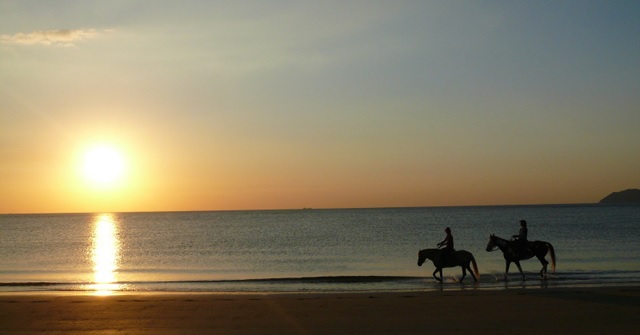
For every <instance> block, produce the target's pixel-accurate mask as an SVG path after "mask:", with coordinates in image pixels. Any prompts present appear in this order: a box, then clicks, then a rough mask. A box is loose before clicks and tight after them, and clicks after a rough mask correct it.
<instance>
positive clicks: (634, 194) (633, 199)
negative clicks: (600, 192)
mask: <svg viewBox="0 0 640 335" xmlns="http://www.w3.org/2000/svg"><path fill="white" fill-rule="evenodd" d="M599 203H600V204H640V190H639V189H637V188H633V189H628V190H624V191H620V192H613V193H611V194H609V195H608V196H606V197H604V198H602V200H600V202H599Z"/></svg>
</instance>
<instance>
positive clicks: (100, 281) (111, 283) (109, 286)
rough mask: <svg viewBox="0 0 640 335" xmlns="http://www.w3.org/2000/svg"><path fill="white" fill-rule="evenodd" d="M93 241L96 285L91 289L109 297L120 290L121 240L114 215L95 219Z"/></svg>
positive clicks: (94, 280)
mask: <svg viewBox="0 0 640 335" xmlns="http://www.w3.org/2000/svg"><path fill="white" fill-rule="evenodd" d="M92 239H93V245H92V252H91V254H92V255H91V256H92V260H93V273H94V275H93V277H94V278H93V282H94V283H93V284H92V285H91V289H92V290H94V291H95V293H96V294H99V295H109V294H111V293H113V291H116V290H118V289H119V288H120V284H118V283H117V278H116V274H117V270H118V261H119V257H120V256H119V254H120V240H119V239H118V226H117V224H116V220H115V218H114V215H112V214H101V215H98V216H97V217H96V218H95V221H94V229H93V235H92Z"/></svg>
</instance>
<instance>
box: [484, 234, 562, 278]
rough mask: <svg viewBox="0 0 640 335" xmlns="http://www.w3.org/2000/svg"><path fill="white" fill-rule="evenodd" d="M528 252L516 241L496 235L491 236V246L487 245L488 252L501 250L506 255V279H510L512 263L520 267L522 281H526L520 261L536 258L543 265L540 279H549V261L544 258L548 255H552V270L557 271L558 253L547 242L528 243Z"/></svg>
mask: <svg viewBox="0 0 640 335" xmlns="http://www.w3.org/2000/svg"><path fill="white" fill-rule="evenodd" d="M526 243H527V245H526V248H525V249H526V250H523V248H521V247H520V248H519V247H518V243H517V242H516V241H508V240H505V239H503V238H500V237H498V236H496V235H493V234H491V236H490V237H489V244H487V251H494V250H496V248H497V249H500V251H502V254H503V255H504V260H505V262H506V263H507V267H506V269H505V271H504V279H505V280H507V279H508V275H509V265H511V262H514V263H516V265H517V266H518V270H520V274H521V275H522V280H526V279H527V277H525V275H524V273H523V272H522V267H521V266H520V261H521V260H525V259H529V258H532V257H533V256H536V257H537V258H538V260H540V263H542V270H540V278H543V279H544V278H546V277H547V264H549V262H547V260H546V259H545V258H544V257H545V256H546V255H547V253H549V254H550V255H551V270H552V271H556V252H555V251H554V250H553V246H552V245H551V243H549V242H545V241H533V242H526Z"/></svg>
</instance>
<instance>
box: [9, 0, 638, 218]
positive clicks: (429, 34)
mask: <svg viewBox="0 0 640 335" xmlns="http://www.w3.org/2000/svg"><path fill="white" fill-rule="evenodd" d="M639 17H640V2H638V1H623V0H620V1H588V0H584V1H555V0H554V1H489V0H479V1H395V0H394V1H163V0H159V1H128V0H127V1H117V0H116V1H29V0H27V1H5V0H0V159H1V160H0V213H59V212H121V211H182V210H245V209H296V208H361V207H405V206H406V207H410V206H470V205H509V204H513V205H515V204H565V203H592V202H597V201H599V200H600V199H601V198H603V197H605V196H606V195H608V194H609V193H611V192H614V191H620V190H624V189H628V188H640V154H639V152H640V38H639V36H640V20H638V18H639ZM97 147H102V148H108V150H111V152H114V154H113V155H112V156H116V157H117V158H103V159H102V160H99V161H98V162H97V163H96V162H95V161H94V162H93V163H92V164H89V163H87V162H86V160H87V159H88V158H87V157H88V156H90V154H88V153H90V152H94V153H95V152H96V148H97ZM110 157H111V156H110ZM114 160H115V162H114ZM87 165H92V166H94V167H93V169H96V167H95V166H96V165H97V166H102V169H110V167H113V166H117V167H118V173H117V175H115V176H113V177H112V178H103V179H108V180H109V181H107V182H98V181H96V180H95V179H91V178H90V177H87V174H88V173H87V171H84V170H86V169H87V168H86V166H87ZM83 169H84V170H83ZM89 169H91V168H89ZM83 171H84V172H83ZM100 171H101V170H98V171H97V173H101V172H100ZM93 172H94V174H95V173H96V171H95V170H94V171H93ZM89 174H90V173H89Z"/></svg>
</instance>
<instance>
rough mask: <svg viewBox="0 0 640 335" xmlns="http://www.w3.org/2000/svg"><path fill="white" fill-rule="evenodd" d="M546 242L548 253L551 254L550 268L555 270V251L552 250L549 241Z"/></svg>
mask: <svg viewBox="0 0 640 335" xmlns="http://www.w3.org/2000/svg"><path fill="white" fill-rule="evenodd" d="M545 243H547V248H549V254H550V255H551V270H552V271H553V272H556V252H555V250H553V246H552V245H551V243H549V242H545Z"/></svg>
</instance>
